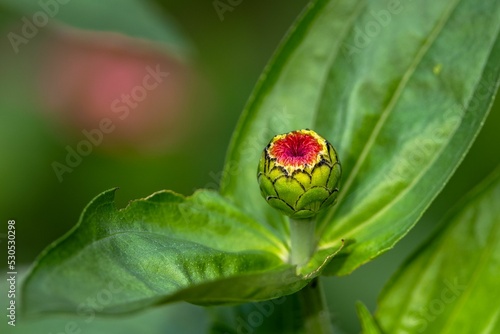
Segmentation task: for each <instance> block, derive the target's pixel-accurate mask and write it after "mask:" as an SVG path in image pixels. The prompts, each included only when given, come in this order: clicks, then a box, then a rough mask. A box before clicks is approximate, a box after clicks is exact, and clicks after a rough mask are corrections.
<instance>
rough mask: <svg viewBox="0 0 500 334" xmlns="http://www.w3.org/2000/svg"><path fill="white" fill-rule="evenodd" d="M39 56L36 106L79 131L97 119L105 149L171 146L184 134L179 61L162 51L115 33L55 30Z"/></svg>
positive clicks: (183, 75)
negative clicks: (106, 129) (105, 128)
mask: <svg viewBox="0 0 500 334" xmlns="http://www.w3.org/2000/svg"><path fill="white" fill-rule="evenodd" d="M45 44H46V45H44V46H43V48H44V49H43V50H44V51H43V54H42V56H41V61H42V62H41V72H40V84H41V85H40V91H41V97H42V103H43V107H44V108H45V109H47V110H48V111H49V112H50V113H51V114H52V115H53V116H55V118H56V119H57V120H59V121H60V123H61V124H62V126H63V128H64V129H68V128H69V129H70V130H71V131H73V132H74V131H76V132H77V133H81V131H83V130H87V131H88V130H91V129H97V128H99V123H100V122H101V120H103V119H105V118H109V119H111V121H112V123H113V125H114V128H113V131H112V132H110V133H107V134H105V137H104V139H103V141H102V146H103V147H105V148H133V149H138V150H141V151H148V150H153V151H157V150H161V151H164V150H165V149H166V148H168V147H170V148H172V146H173V145H175V144H177V143H178V142H179V140H181V139H182V138H183V135H184V134H185V133H186V130H188V129H189V119H188V117H187V114H188V113H187V110H188V103H187V101H188V96H189V94H190V87H191V86H192V83H193V75H192V71H191V70H190V68H189V67H188V65H187V64H185V63H183V62H182V61H181V60H180V59H178V58H176V57H174V56H173V55H172V54H171V53H169V52H168V51H167V50H166V48H165V47H163V46H161V45H159V44H158V43H153V42H149V41H145V40H141V39H137V38H131V37H128V36H124V35H121V34H117V33H109V32H93V31H92V32H91V31H83V30H77V29H74V28H68V27H63V28H56V29H53V32H52V33H50V34H49V38H47V40H46V42H45Z"/></svg>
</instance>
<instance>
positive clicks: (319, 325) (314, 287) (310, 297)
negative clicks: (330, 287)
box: [298, 277, 333, 334]
mask: <svg viewBox="0 0 500 334" xmlns="http://www.w3.org/2000/svg"><path fill="white" fill-rule="evenodd" d="M298 294H299V299H300V304H301V306H302V307H301V308H302V313H303V316H304V328H305V332H306V333H308V334H309V333H311V334H313V333H314V334H331V333H333V327H332V324H331V322H330V313H329V311H328V306H327V305H326V301H325V295H324V293H323V289H322V287H321V285H320V282H319V278H318V277H316V278H314V279H313V280H312V281H311V282H309V284H308V285H307V286H306V287H305V288H303V289H302V290H300V291H299V292H298Z"/></svg>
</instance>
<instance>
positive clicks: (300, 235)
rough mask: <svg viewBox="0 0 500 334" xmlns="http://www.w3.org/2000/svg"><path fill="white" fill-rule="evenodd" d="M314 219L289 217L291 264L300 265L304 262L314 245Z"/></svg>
mask: <svg viewBox="0 0 500 334" xmlns="http://www.w3.org/2000/svg"><path fill="white" fill-rule="evenodd" d="M315 227H316V220H314V219H310V220H309V219H300V220H295V219H290V238H291V242H292V245H291V248H292V250H291V256H290V262H291V263H292V264H295V265H298V266H301V265H303V264H305V263H306V262H307V261H308V260H309V258H310V257H311V254H312V253H313V251H314V248H315V246H316V238H315Z"/></svg>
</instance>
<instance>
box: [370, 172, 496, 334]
mask: <svg viewBox="0 0 500 334" xmlns="http://www.w3.org/2000/svg"><path fill="white" fill-rule="evenodd" d="M498 203H500V167H499V168H497V170H496V172H495V173H494V174H493V175H492V176H490V177H489V178H488V179H487V180H485V181H484V182H483V183H482V184H481V185H480V186H479V187H478V188H477V189H476V190H474V191H473V192H472V193H471V194H469V195H468V196H467V197H466V199H465V200H464V201H462V202H461V203H460V204H459V205H458V206H457V208H456V209H455V210H454V211H453V213H452V214H451V215H449V216H448V217H447V218H446V219H445V222H444V223H445V228H444V229H441V230H440V231H438V233H437V234H436V235H435V236H434V237H433V238H432V239H431V241H430V242H428V243H426V244H425V245H423V247H422V248H421V249H420V250H418V251H417V252H416V253H415V255H414V256H413V257H412V258H410V260H409V262H407V263H406V264H405V265H404V266H403V267H402V268H401V269H400V271H399V272H398V273H397V274H396V275H395V276H394V277H393V279H392V280H391V281H390V283H389V284H388V285H387V286H386V287H385V289H384V291H383V293H382V295H381V299H380V303H379V309H378V311H377V313H376V318H377V320H378V322H379V324H380V326H381V328H382V329H383V330H384V331H385V332H387V333H403V332H404V333H442V334H450V333H500V303H498V299H499V298H500V284H499V282H500V206H499V205H498Z"/></svg>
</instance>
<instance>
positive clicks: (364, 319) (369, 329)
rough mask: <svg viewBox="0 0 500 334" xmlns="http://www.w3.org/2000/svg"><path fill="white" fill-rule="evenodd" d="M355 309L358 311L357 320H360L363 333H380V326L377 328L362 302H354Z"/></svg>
mask: <svg viewBox="0 0 500 334" xmlns="http://www.w3.org/2000/svg"><path fill="white" fill-rule="evenodd" d="M356 310H357V312H358V317H359V320H361V328H362V329H363V331H362V333H363V334H381V332H380V328H378V326H377V323H376V322H375V320H374V319H373V317H372V315H371V313H370V311H368V309H367V308H366V306H365V305H364V304H363V303H362V302H357V303H356Z"/></svg>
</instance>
